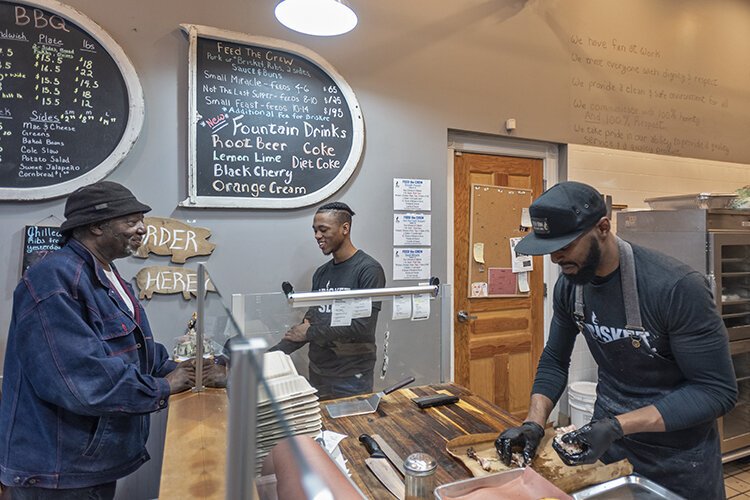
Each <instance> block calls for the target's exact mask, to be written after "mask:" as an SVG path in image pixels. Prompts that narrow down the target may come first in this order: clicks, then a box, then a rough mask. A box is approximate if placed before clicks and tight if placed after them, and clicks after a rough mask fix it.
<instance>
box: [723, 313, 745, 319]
mask: <svg viewBox="0 0 750 500" xmlns="http://www.w3.org/2000/svg"><path fill="white" fill-rule="evenodd" d="M749 314H750V311H742V312H738V313H728V314H722V315H721V317H722V318H724V319H729V318H741V317H743V316H747V315H749Z"/></svg>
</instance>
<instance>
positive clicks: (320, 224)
mask: <svg viewBox="0 0 750 500" xmlns="http://www.w3.org/2000/svg"><path fill="white" fill-rule="evenodd" d="M353 215H354V212H353V211H352V209H351V208H349V206H348V205H346V204H344V203H340V202H334V203H328V204H326V205H323V206H322V207H320V208H319V209H318V210H317V212H316V213H315V218H314V219H313V230H314V232H315V240H316V241H317V243H318V247H320V249H321V251H322V252H323V254H324V255H333V259H332V260H330V261H328V262H326V263H325V264H323V265H322V266H320V267H319V268H318V269H317V270H316V271H315V274H314V275H313V280H312V290H313V291H316V292H317V291H321V292H322V291H341V290H355V289H363V288H383V287H384V286H385V273H384V272H383V267H382V266H381V265H380V264H379V263H378V261H376V260H375V259H373V258H372V257H370V256H369V255H367V254H366V253H365V252H363V251H362V250H358V249H357V248H356V247H355V246H354V245H353V244H352V241H351V227H352V216H353ZM379 311H380V303H379V302H373V303H372V312H371V314H370V315H369V316H368V317H364V318H354V319H352V322H351V325H349V326H331V305H324V306H316V307H311V308H310V309H309V310H308V311H307V313H306V314H305V318H304V320H303V321H302V323H300V324H299V325H295V326H294V327H292V328H291V329H289V331H288V332H287V333H286V334H285V335H284V338H283V339H282V340H281V342H279V343H278V344H277V345H276V346H274V347H273V348H271V350H281V351H284V352H285V353H287V354H289V353H291V352H294V351H296V350H297V349H299V348H300V347H302V346H303V345H304V344H305V343H309V344H310V350H309V358H310V366H309V368H310V375H309V377H310V383H311V384H312V385H313V386H314V387H315V388H316V389H318V396H319V397H320V399H332V398H338V397H345V396H352V395H355V394H362V393H367V392H372V386H373V371H374V369H375V360H376V358H377V347H376V345H375V327H376V324H377V319H378V312H379Z"/></svg>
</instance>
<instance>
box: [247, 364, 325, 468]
mask: <svg viewBox="0 0 750 500" xmlns="http://www.w3.org/2000/svg"><path fill="white" fill-rule="evenodd" d="M263 376H264V377H265V379H266V381H267V382H268V388H269V390H270V393H271V394H270V396H269V394H268V392H267V391H266V390H265V388H264V387H262V386H261V388H260V392H259V394H258V426H257V434H256V442H257V444H256V448H257V455H256V457H257V466H256V474H257V473H259V472H260V468H261V466H262V464H263V459H264V458H265V457H266V456H267V455H268V454H269V453H270V452H271V448H273V447H274V446H275V445H276V443H277V442H279V441H280V440H282V439H284V438H285V437H288V436H289V435H290V434H291V435H294V436H298V435H310V436H315V435H317V434H318V433H319V432H320V429H321V427H322V425H321V419H320V404H319V403H318V396H316V395H315V393H316V392H317V390H316V389H315V388H313V387H312V386H311V385H310V383H309V382H308V381H307V379H305V377H303V376H301V375H299V374H298V373H297V370H296V369H295V368H294V364H293V363H292V360H291V358H290V357H289V356H288V355H286V354H284V353H283V352H281V351H274V352H269V353H266V354H265V355H264V358H263ZM271 398H273V400H274V401H276V403H277V405H278V406H279V408H280V411H281V414H282V418H283V422H281V421H280V420H279V418H278V416H277V415H276V413H275V412H274V411H273V408H272V407H271Z"/></svg>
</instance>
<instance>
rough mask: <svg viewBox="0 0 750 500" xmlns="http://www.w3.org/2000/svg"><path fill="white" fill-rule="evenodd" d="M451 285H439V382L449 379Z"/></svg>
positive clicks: (451, 315) (451, 353)
mask: <svg viewBox="0 0 750 500" xmlns="http://www.w3.org/2000/svg"><path fill="white" fill-rule="evenodd" d="M451 291H452V287H451V285H440V382H446V381H450V379H451V373H450V367H451V358H452V355H453V352H452V351H451V331H452V327H453V304H452V301H451Z"/></svg>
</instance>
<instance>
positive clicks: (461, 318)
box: [457, 311, 477, 323]
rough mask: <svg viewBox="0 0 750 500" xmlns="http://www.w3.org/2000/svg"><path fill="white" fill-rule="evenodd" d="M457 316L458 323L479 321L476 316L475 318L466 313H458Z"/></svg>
mask: <svg viewBox="0 0 750 500" xmlns="http://www.w3.org/2000/svg"><path fill="white" fill-rule="evenodd" d="M457 316H458V321H459V322H460V323H466V322H467V321H469V320H471V319H477V317H476V316H474V315H473V314H469V313H468V312H466V311H458V314H457Z"/></svg>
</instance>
